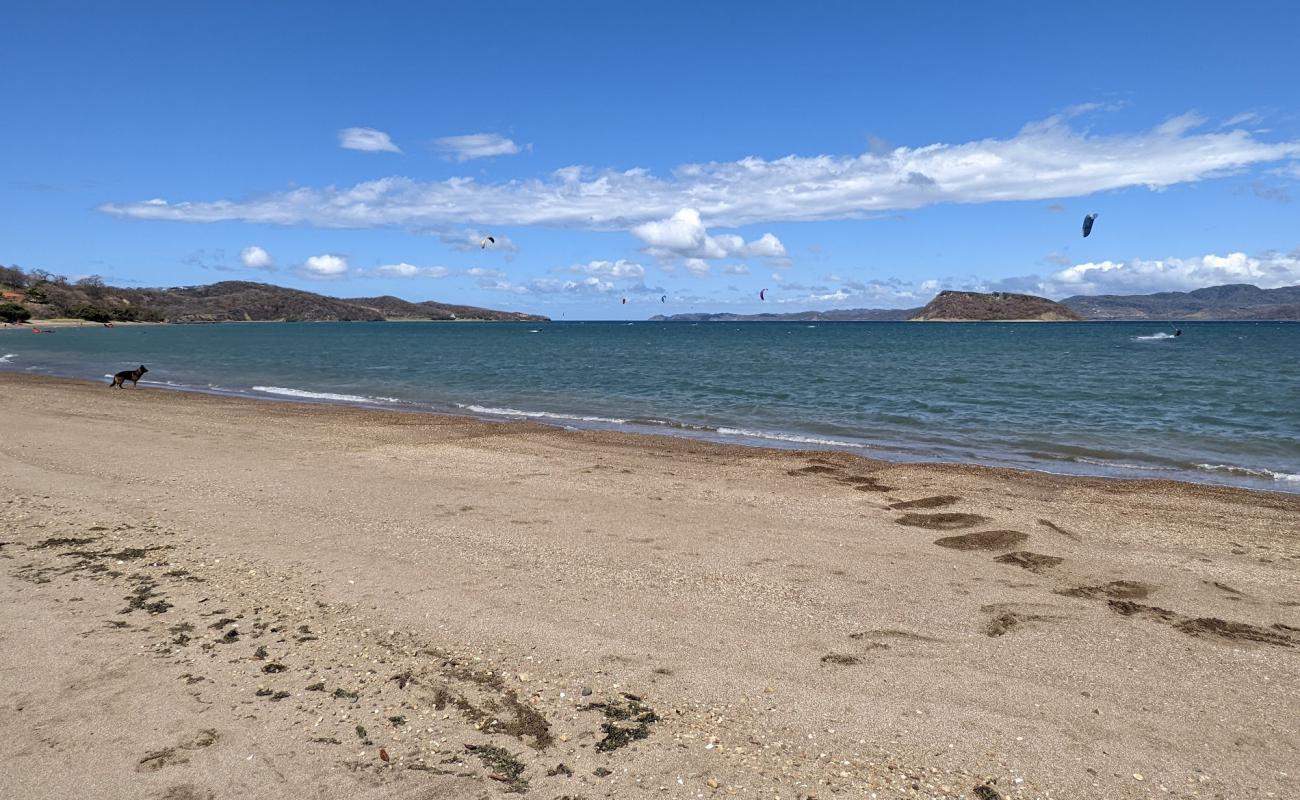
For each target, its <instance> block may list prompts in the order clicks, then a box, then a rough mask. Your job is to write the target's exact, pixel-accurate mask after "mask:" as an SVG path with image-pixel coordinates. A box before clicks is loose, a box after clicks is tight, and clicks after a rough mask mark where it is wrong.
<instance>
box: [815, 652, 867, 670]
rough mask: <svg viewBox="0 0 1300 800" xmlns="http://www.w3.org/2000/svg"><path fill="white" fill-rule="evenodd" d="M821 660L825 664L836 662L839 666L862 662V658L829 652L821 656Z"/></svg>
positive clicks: (849, 665)
mask: <svg viewBox="0 0 1300 800" xmlns="http://www.w3.org/2000/svg"><path fill="white" fill-rule="evenodd" d="M821 662H822V663H823V664H834V665H835V666H837V667H851V666H853V665H854V664H860V663H862V659H860V658H858V657H857V656H850V655H846V654H844V653H827V654H826V655H824V656H822V657H821Z"/></svg>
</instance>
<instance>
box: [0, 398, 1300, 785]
mask: <svg viewBox="0 0 1300 800" xmlns="http://www.w3.org/2000/svg"><path fill="white" fill-rule="evenodd" d="M1298 567H1300V497H1296V496H1290V495H1282V494H1268V493H1260V492H1249V491H1244V490H1237V489H1227V488H1218V487H1207V486H1192V485H1188V484H1178V483H1170V482H1135V481H1117V480H1101V479H1080V478H1067V477H1054V476H1047V475H1041V474H1033V473H1021V472H1014V471H1009V470H998V469H989V468H981V467H971V466H965V467H963V466H934V465H900V464H886V463H878V462H871V461H866V460H862V459H858V458H854V457H850V456H847V455H843V454H826V453H807V452H804V453H800V452H791V451H773V450H761V449H751V448H744V447H731V446H722V445H714V444H708V443H700V442H692V441H687V440H679V439H670V438H659V437H637V436H629V435H621V434H609V433H593V432H568V431H562V430H557V429H553V428H547V427H542V426H537V425H532V424H527V423H489V422H480V421H475V420H471V419H463V418H455V417H439V416H433V415H421V414H407V413H394V412H380V411H368V410H360V409H350V408H343V407H337V406H322V405H298V404H290V403H277V402H269V401H252V400H243V399H229V398H221V397H210V396H203V395H193V394H180V393H175V392H169V391H162V390H156V389H143V388H142V389H139V390H132V389H127V390H120V391H112V390H109V389H108V388H107V387H106V386H104V385H102V384H96V383H84V382H76V381H64V380H56V379H47V378H34V377H29V376H21V375H16V374H0V608H3V609H4V610H3V613H0V683H3V685H4V686H5V688H6V691H5V693H4V695H3V697H0V796H6V797H22V798H63V797H71V796H85V797H96V798H171V800H195V799H196V798H234V797H240V798H262V797H267V798H277V800H279V799H280V798H284V797H336V796H347V797H360V798H371V797H373V798H380V797H383V798H389V797H392V798H439V797H447V798H461V797H465V798H477V797H496V796H499V795H502V794H506V793H524V794H526V795H528V796H531V797H538V798H545V799H546V800H553V799H554V798H563V797H569V798H578V797H582V798H597V797H620V798H622V797H639V796H654V797H715V796H716V797H764V798H771V797H781V798H797V797H804V798H807V797H817V798H823V799H824V798H828V797H839V796H843V797H871V796H872V794H873V793H875V796H877V797H881V798H887V797H953V798H956V797H965V798H979V800H988V798H993V797H1014V798H1032V797H1054V798H1085V797H1107V798H1138V797H1204V798H1254V797H1261V798H1263V797H1278V798H1282V797H1298V796H1300V782H1298V781H1297V776H1296V774H1295V773H1296V772H1297V767H1296V765H1297V764H1300V710H1298V709H1300V578H1298V576H1297V568H1298Z"/></svg>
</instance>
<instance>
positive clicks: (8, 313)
mask: <svg viewBox="0 0 1300 800" xmlns="http://www.w3.org/2000/svg"><path fill="white" fill-rule="evenodd" d="M31 318H32V312H30V311H28V310H27V309H25V308H23V307H22V306H20V305H18V304H17V303H13V302H9V301H5V302H3V303H0V322H26V321H27V320H29V319H31Z"/></svg>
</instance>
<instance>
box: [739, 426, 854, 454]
mask: <svg viewBox="0 0 1300 800" xmlns="http://www.w3.org/2000/svg"><path fill="white" fill-rule="evenodd" d="M717 432H718V433H719V434H720V435H722V436H744V437H745V438H747V439H770V440H772V441H776V442H795V443H796V444H815V445H822V446H825V447H856V448H858V449H862V450H865V449H867V445H865V444H862V443H860V442H844V441H840V440H839V439H820V438H818V437H816V436H799V435H798V434H793V433H771V432H769V431H751V430H747V429H745V428H718V431H717Z"/></svg>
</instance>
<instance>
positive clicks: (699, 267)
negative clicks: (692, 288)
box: [686, 258, 709, 278]
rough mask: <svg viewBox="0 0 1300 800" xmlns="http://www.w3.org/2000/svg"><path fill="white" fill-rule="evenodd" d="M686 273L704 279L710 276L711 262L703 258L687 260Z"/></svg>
mask: <svg viewBox="0 0 1300 800" xmlns="http://www.w3.org/2000/svg"><path fill="white" fill-rule="evenodd" d="M686 271H687V272H689V273H691V275H693V276H694V277H696V278H703V277H704V276H705V275H708V274H709V262H707V261H705V260H704V259H702V258H688V259H686Z"/></svg>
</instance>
